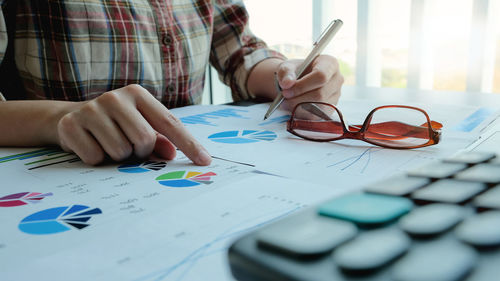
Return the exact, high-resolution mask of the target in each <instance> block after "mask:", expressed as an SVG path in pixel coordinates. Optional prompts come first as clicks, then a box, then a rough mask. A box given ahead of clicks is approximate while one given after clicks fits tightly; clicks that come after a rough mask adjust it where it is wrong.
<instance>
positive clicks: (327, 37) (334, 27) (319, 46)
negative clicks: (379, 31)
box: [264, 19, 343, 120]
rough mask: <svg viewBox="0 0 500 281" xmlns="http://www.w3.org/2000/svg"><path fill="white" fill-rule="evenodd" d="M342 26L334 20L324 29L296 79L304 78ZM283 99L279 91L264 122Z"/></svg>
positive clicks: (300, 67)
mask: <svg viewBox="0 0 500 281" xmlns="http://www.w3.org/2000/svg"><path fill="white" fill-rule="evenodd" d="M342 24H343V22H342V21H341V20H339V19H336V20H334V21H332V22H331V23H330V24H329V25H328V27H327V28H326V29H325V31H323V33H321V35H320V36H319V38H318V40H316V42H314V45H313V46H314V47H313V49H312V51H311V53H309V55H308V56H307V57H306V59H305V60H304V61H303V62H302V64H301V65H300V66H299V68H297V70H296V71H295V76H296V77H297V78H296V79H300V78H302V76H304V74H305V73H304V71H305V70H306V69H307V68H308V67H309V65H311V63H312V62H313V61H314V59H315V58H317V57H318V56H319V55H320V54H321V52H323V50H324V49H325V47H326V45H328V43H329V42H330V41H331V40H332V38H333V36H335V34H336V33H337V31H338V30H339V29H340V27H341V26H342ZM284 99H285V98H284V97H283V94H282V93H281V91H279V92H278V94H277V95H276V98H275V99H274V101H273V102H272V103H271V105H270V106H269V109H268V110H267V112H266V114H265V115H264V120H266V119H267V118H269V116H271V114H273V112H274V111H275V110H276V109H277V108H278V107H279V106H280V105H281V103H282V102H283V100H284Z"/></svg>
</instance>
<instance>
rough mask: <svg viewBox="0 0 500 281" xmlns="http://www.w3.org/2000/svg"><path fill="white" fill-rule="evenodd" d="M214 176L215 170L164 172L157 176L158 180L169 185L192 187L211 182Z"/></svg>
mask: <svg viewBox="0 0 500 281" xmlns="http://www.w3.org/2000/svg"><path fill="white" fill-rule="evenodd" d="M213 176H216V174H215V173H213V172H208V173H201V172H192V171H175V172H170V173H166V174H163V175H161V176H159V177H157V178H156V180H157V181H158V182H159V183H160V184H161V185H164V186H168V187H192V186H198V185H201V184H211V183H212V182H213V181H212V180H211V178H212V177H213Z"/></svg>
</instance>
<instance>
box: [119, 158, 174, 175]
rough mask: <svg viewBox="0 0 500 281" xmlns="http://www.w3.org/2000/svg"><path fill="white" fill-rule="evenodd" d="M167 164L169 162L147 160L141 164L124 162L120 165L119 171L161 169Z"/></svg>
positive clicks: (134, 171) (131, 171)
mask: <svg viewBox="0 0 500 281" xmlns="http://www.w3.org/2000/svg"><path fill="white" fill-rule="evenodd" d="M165 166H167V162H158V161H146V162H144V163H139V164H137V163H136V164H124V165H121V166H119V167H118V171H120V172H122V173H132V174H137V173H145V172H149V171H159V170H161V169H163V168H165Z"/></svg>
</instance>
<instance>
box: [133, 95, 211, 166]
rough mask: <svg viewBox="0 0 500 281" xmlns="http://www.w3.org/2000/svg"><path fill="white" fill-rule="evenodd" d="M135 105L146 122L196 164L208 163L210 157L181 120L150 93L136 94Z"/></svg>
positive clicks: (204, 164) (203, 164)
mask: <svg viewBox="0 0 500 281" xmlns="http://www.w3.org/2000/svg"><path fill="white" fill-rule="evenodd" d="M136 106H137V109H138V110H139V112H141V114H142V115H143V116H144V118H145V119H146V120H147V121H148V123H149V124H150V125H151V127H153V128H154V129H155V130H156V131H158V132H159V133H160V134H162V135H164V136H165V137H167V138H168V139H169V140H170V141H171V142H172V143H173V144H174V145H175V146H177V148H179V149H180V150H181V151H182V152H183V153H184V154H185V155H186V156H187V157H188V158H189V159H191V160H192V161H193V162H194V163H195V164H197V165H202V166H206V165H210V163H211V161H212V157H211V156H210V154H208V152H207V151H206V150H205V148H204V147H203V146H202V145H201V144H200V143H199V142H198V141H197V140H196V139H195V138H194V137H193V136H192V135H191V134H190V133H189V132H188V130H187V129H186V127H184V125H183V124H182V122H181V121H180V120H179V119H178V118H177V117H175V116H174V115H173V114H172V112H170V110H168V109H167V108H166V107H165V106H164V105H163V104H162V103H160V102H159V101H158V100H156V99H155V98H154V97H153V96H152V95H151V94H149V93H148V94H143V95H138V98H137V99H136Z"/></svg>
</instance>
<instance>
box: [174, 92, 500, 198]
mask: <svg viewBox="0 0 500 281" xmlns="http://www.w3.org/2000/svg"><path fill="white" fill-rule="evenodd" d="M380 105H381V104H377V103H374V102H367V101H359V100H354V101H353V100H351V101H348V100H347V101H346V100H344V101H342V102H341V103H340V104H339V105H338V108H339V109H340V110H341V111H342V113H343V116H344V118H345V119H346V121H347V122H350V124H362V122H363V121H364V119H365V117H366V116H367V115H368V113H369V112H370V111H371V110H372V109H373V108H375V107H376V106H380ZM412 105H414V104H412ZM414 106H418V107H421V108H423V109H424V110H426V111H427V112H428V113H429V115H430V117H431V119H433V120H436V121H438V122H441V123H443V125H444V128H443V134H442V140H441V142H440V143H439V144H438V145H435V146H430V147H425V148H420V149H412V150H394V149H385V148H381V147H377V146H373V145H370V144H368V143H365V142H362V141H358V140H342V141H335V142H325V143H318V142H312V141H307V140H303V139H301V138H299V137H296V136H294V135H292V134H291V133H289V132H287V131H286V121H287V120H288V119H289V118H290V115H289V113H288V112H285V111H280V110H278V111H276V112H275V113H274V114H273V116H272V117H271V118H270V119H269V120H266V121H262V116H263V115H264V113H265V112H266V110H267V107H268V105H267V104H262V105H255V106H250V107H236V106H217V107H213V106H211V107H203V106H197V107H193V108H191V109H189V108H186V109H184V108H180V109H176V110H174V112H175V114H177V116H179V117H180V118H181V120H182V121H183V123H184V124H185V125H186V127H187V128H188V129H189V130H190V131H191V133H192V134H193V135H194V136H195V137H196V138H197V139H198V140H199V141H200V142H201V143H202V144H203V145H204V146H205V147H206V148H207V149H208V151H209V152H210V153H211V154H212V155H215V156H218V157H223V158H226V159H232V160H235V161H241V162H245V163H249V164H253V165H255V166H256V168H257V169H260V170H263V171H266V172H270V173H274V174H278V175H282V176H286V177H290V178H298V179H302V180H307V181H310V182H316V183H320V184H328V185H331V186H335V187H338V188H356V187H359V186H361V185H363V184H366V183H368V182H371V181H375V180H378V179H380V178H384V177H387V176H388V175H391V174H394V173H396V172H398V171H404V170H407V169H410V168H413V167H416V166H419V165H422V164H424V163H426V162H428V161H430V160H434V159H438V158H442V157H444V156H447V155H450V154H452V153H454V152H455V151H457V150H459V149H462V148H464V147H466V146H468V145H469V144H471V143H472V142H474V141H475V140H476V139H477V138H478V137H479V135H480V132H481V129H482V128H484V126H486V125H487V124H488V123H489V122H491V120H493V119H494V118H496V117H497V116H498V110H494V109H485V108H479V107H473V106H462V107H458V106H449V105H433V106H425V105H414ZM477 112H480V113H481V114H477ZM470 116H472V117H470ZM471 120H472V121H471ZM353 179H355V180H353Z"/></svg>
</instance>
